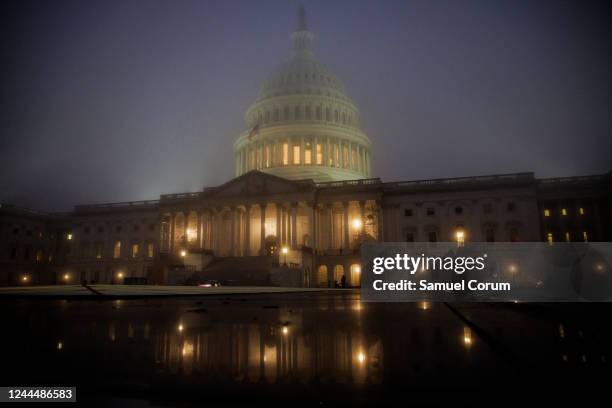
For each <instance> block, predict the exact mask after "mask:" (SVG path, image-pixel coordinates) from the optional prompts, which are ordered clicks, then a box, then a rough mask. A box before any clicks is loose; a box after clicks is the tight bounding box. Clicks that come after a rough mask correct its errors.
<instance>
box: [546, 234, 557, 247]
mask: <svg viewBox="0 0 612 408" xmlns="http://www.w3.org/2000/svg"><path fill="white" fill-rule="evenodd" d="M546 241H547V242H548V243H549V244H552V243H553V242H555V240H554V238H553V234H552V232H549V233H548V234H546Z"/></svg>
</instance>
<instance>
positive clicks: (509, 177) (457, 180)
mask: <svg viewBox="0 0 612 408" xmlns="http://www.w3.org/2000/svg"><path fill="white" fill-rule="evenodd" d="M515 180H525V181H528V180H535V179H534V177H533V173H513V174H495V175H490V176H474V177H452V178H443V179H429V180H414V181H397V182H391V183H384V184H385V186H391V187H414V186H433V185H452V184H466V183H484V182H499V181H515Z"/></svg>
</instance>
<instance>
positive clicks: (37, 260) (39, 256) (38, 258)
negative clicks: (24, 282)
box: [36, 249, 43, 262]
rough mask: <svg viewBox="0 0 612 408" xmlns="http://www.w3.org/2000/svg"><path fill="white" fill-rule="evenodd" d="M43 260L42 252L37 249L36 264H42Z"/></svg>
mask: <svg viewBox="0 0 612 408" xmlns="http://www.w3.org/2000/svg"><path fill="white" fill-rule="evenodd" d="M42 260H43V251H42V249H39V250H37V251H36V262H42Z"/></svg>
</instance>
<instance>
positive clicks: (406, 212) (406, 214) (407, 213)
mask: <svg viewBox="0 0 612 408" xmlns="http://www.w3.org/2000/svg"><path fill="white" fill-rule="evenodd" d="M404 217H412V208H406V209H405V210H404Z"/></svg>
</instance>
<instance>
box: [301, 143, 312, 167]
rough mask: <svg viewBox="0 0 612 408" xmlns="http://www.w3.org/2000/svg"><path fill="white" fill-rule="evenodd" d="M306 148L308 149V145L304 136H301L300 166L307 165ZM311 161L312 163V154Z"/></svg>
mask: <svg viewBox="0 0 612 408" xmlns="http://www.w3.org/2000/svg"><path fill="white" fill-rule="evenodd" d="M305 147H306V143H304V136H300V166H303V165H304V164H306V163H304V159H305V158H306V152H305V150H306V149H305ZM310 159H311V161H312V153H311V157H310Z"/></svg>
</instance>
